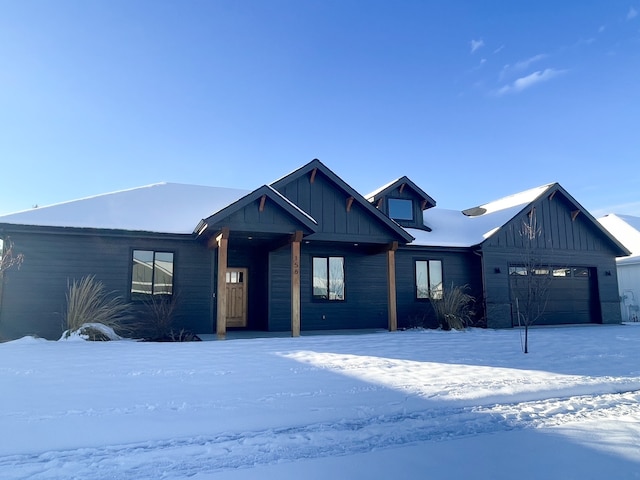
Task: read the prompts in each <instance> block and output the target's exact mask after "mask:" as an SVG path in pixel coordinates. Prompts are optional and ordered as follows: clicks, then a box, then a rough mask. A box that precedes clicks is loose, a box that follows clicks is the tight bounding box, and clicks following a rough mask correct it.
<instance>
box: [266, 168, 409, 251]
mask: <svg viewBox="0 0 640 480" xmlns="http://www.w3.org/2000/svg"><path fill="white" fill-rule="evenodd" d="M314 169H315V170H317V171H320V172H322V174H324V175H325V176H326V177H327V178H328V179H329V180H331V182H333V184H334V185H336V186H337V187H338V188H339V189H341V190H342V191H344V192H345V193H346V195H347V196H348V197H353V199H354V201H355V202H357V203H358V204H359V205H360V206H362V207H363V208H364V209H365V210H366V211H367V212H369V213H370V214H371V215H372V216H373V217H374V218H375V219H376V220H377V221H378V222H380V223H381V224H382V225H384V226H385V227H386V228H387V229H389V230H391V231H392V232H393V233H394V234H395V235H396V236H397V237H399V238H402V239H403V240H404V241H405V242H411V241H412V240H413V236H411V234H409V233H408V232H407V230H406V229H404V228H402V227H401V226H400V225H398V224H397V223H396V222H394V221H393V220H391V219H390V218H389V217H387V216H386V215H385V214H384V213H382V212H380V211H379V210H378V209H377V208H375V206H373V205H372V204H371V203H370V202H368V201H367V200H366V199H365V198H364V197H363V196H362V195H361V194H359V193H358V192H357V191H356V190H354V189H353V188H352V187H351V186H350V185H348V184H347V183H346V182H345V181H344V180H342V179H341V178H340V177H339V176H338V175H336V174H335V173H333V171H331V170H330V169H329V168H328V167H327V166H326V165H325V164H323V163H322V162H321V161H320V160H318V159H317V158H316V159H313V160H312V161H310V162H309V163H307V164H306V165H304V166H302V167H300V168H298V169H297V170H294V171H293V172H291V173H289V174H288V175H285V176H284V177H281V178H279V179H278V180H276V181H275V182H272V183H271V186H272V187H273V188H275V189H278V188H282V187H284V186H285V185H287V184H288V183H290V182H291V181H294V180H296V179H298V178H300V177H301V176H303V175H307V174H310V173H312V172H313V170H314Z"/></svg>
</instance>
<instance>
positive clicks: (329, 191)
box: [279, 172, 396, 243]
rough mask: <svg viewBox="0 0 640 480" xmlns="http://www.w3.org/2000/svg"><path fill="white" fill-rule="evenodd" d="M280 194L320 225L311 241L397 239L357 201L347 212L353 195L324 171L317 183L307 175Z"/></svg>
mask: <svg viewBox="0 0 640 480" xmlns="http://www.w3.org/2000/svg"><path fill="white" fill-rule="evenodd" d="M279 191H280V193H282V194H283V195H284V196H285V197H287V198H288V199H289V200H291V202H293V203H294V204H296V205H298V206H299V207H300V208H301V209H302V210H304V211H305V212H308V213H309V214H310V215H311V216H312V217H313V219H314V220H315V221H316V222H318V227H319V228H318V232H317V233H315V234H312V235H310V236H309V239H314V240H329V241H338V242H349V241H354V242H358V241H362V242H364V241H366V242H370V243H385V242H390V241H393V240H396V238H395V237H393V236H392V235H391V234H390V233H389V230H388V229H387V228H385V227H384V226H383V224H382V223H381V222H380V221H379V220H377V219H375V218H373V214H372V213H371V212H369V211H367V210H366V209H365V208H364V207H363V206H362V205H360V204H359V203H358V202H357V201H353V202H352V203H351V206H350V209H349V211H347V201H348V198H349V196H348V195H347V194H346V193H345V192H343V191H342V190H341V189H339V188H337V187H336V186H335V185H334V184H333V182H331V181H330V180H329V179H328V178H326V177H325V176H324V175H323V174H322V173H321V172H318V173H317V175H316V176H315V177H314V181H313V183H311V182H310V179H309V176H308V175H303V176H301V177H299V178H297V179H295V180H293V181H291V182H289V183H287V184H286V185H284V186H282V187H280V189H279Z"/></svg>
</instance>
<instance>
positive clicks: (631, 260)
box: [598, 213, 640, 265]
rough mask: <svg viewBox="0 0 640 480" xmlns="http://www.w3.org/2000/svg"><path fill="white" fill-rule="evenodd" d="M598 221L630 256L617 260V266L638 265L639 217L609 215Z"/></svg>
mask: <svg viewBox="0 0 640 480" xmlns="http://www.w3.org/2000/svg"><path fill="white" fill-rule="evenodd" d="M598 221H599V222H600V223H601V224H602V225H603V226H604V227H605V228H606V229H607V230H608V231H609V232H611V234H612V235H613V236H614V237H616V238H617V239H618V240H619V241H620V243H622V244H623V245H624V246H625V247H626V248H627V249H628V250H629V251H630V252H631V256H629V257H625V258H619V259H618V260H617V262H618V265H630V264H636V263H640V217H634V216H632V215H618V214H615V213H610V214H608V215H604V216H603V217H600V218H598Z"/></svg>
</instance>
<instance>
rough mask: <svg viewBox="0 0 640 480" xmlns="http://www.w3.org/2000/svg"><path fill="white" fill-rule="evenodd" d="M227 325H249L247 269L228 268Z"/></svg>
mask: <svg viewBox="0 0 640 480" xmlns="http://www.w3.org/2000/svg"><path fill="white" fill-rule="evenodd" d="M225 283H226V286H225V288H226V290H227V327H246V326H247V296H248V295H247V285H248V278H247V269H246V268H227V273H226V282H225Z"/></svg>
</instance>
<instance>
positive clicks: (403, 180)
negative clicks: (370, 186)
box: [364, 175, 436, 210]
mask: <svg viewBox="0 0 640 480" xmlns="http://www.w3.org/2000/svg"><path fill="white" fill-rule="evenodd" d="M402 185H406V186H408V187H409V188H410V189H411V190H413V191H414V192H415V194H416V195H417V196H418V197H419V198H420V199H421V200H422V201H423V202H424V205H425V206H424V208H423V210H426V209H427V208H432V207H435V206H436V201H435V200H434V199H433V198H431V197H430V196H429V195H427V193H426V192H425V191H424V190H422V189H421V188H420V187H419V186H418V185H416V184H415V183H413V182H412V181H411V179H410V178H409V177H407V176H406V175H405V176H403V177H400V178H398V179H396V180H394V181H392V182H389V183H387V184H386V185H383V186H382V187H380V188H378V189H377V190H374V191H373V192H371V193H368V194H367V195H365V196H364V197H365V198H366V199H367V201H369V202H371V203H374V204H375V203H376V202H377V201H378V199H380V198H382V197H384V196H385V195H388V194H389V193H390V192H392V191H393V190H395V189H396V188H400V187H402Z"/></svg>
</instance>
